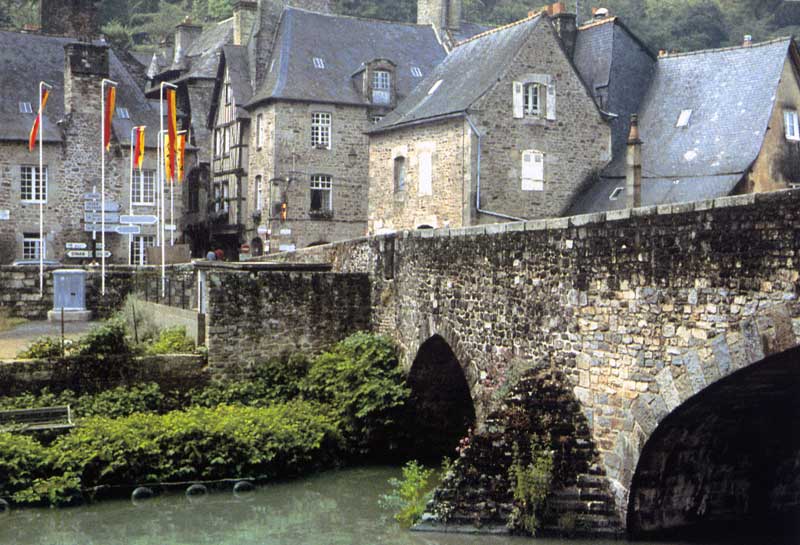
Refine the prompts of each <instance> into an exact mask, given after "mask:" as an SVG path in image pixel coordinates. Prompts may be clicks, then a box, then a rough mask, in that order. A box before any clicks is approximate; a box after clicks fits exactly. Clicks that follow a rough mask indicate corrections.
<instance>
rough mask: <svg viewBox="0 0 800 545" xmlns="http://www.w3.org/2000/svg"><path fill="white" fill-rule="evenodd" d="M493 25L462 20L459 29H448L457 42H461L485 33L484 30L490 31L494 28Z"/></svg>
mask: <svg viewBox="0 0 800 545" xmlns="http://www.w3.org/2000/svg"><path fill="white" fill-rule="evenodd" d="M492 28H493V27H490V26H486V25H480V24H478V23H467V22H464V21H462V22H461V24H460V25H459V27H458V30H452V29H451V30H448V32H449V33H450V36H451V37H452V38H453V40H454V41H455V43H456V44H459V43H461V42H465V41H467V40H469V39H470V38H474V37H475V36H477V35H478V34H483V33H484V32H488V31H490V30H492Z"/></svg>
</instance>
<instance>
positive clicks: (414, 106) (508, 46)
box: [369, 15, 542, 133]
mask: <svg viewBox="0 0 800 545" xmlns="http://www.w3.org/2000/svg"><path fill="white" fill-rule="evenodd" d="M541 19H542V16H541V15H536V16H533V17H529V18H527V19H523V20H521V21H518V22H516V23H513V24H511V25H507V26H505V27H500V28H497V29H494V30H491V31H489V32H485V33H483V34H478V35H477V36H475V37H473V38H471V39H470V40H467V41H466V42H462V43H461V44H459V45H458V47H456V48H455V49H453V50H452V51H451V52H450V54H449V55H448V56H447V58H446V59H445V60H444V61H443V62H442V63H441V64H440V65H439V66H437V67H436V69H435V70H434V71H433V72H431V73H430V75H428V76H427V77H426V78H425V79H423V81H422V82H421V83H420V84H419V85H418V86H417V87H416V89H414V91H413V92H412V93H411V95H410V96H409V97H408V98H407V99H406V100H404V101H403V102H402V103H400V104H399V105H398V106H397V108H396V109H395V110H394V111H393V112H391V113H390V114H388V115H387V116H386V117H385V118H384V119H383V121H382V122H381V123H379V124H378V125H376V126H375V127H374V128H373V129H371V130H370V131H369V132H371V133H374V132H381V131H385V130H390V129H393V128H396V127H399V126H404V125H407V124H409V123H416V122H419V121H423V120H433V119H437V118H443V117H446V116H449V115H452V114H458V113H461V112H465V111H467V109H468V108H469V107H470V106H471V105H472V104H473V103H474V102H475V101H476V100H478V99H479V98H480V97H481V96H483V95H484V94H485V93H486V92H487V91H488V90H489V89H491V87H492V86H493V85H494V84H495V83H497V80H498V76H499V75H500V74H501V73H502V71H503V70H504V68H505V67H506V66H507V65H508V64H509V63H510V62H512V61H513V59H514V58H515V56H516V53H517V51H519V50H520V48H521V47H522V45H523V44H524V43H525V40H526V39H527V38H528V36H530V33H531V32H532V31H533V29H534V28H536V26H537V25H538V24H539V22H540V21H541ZM439 82H441V83H439ZM432 91H433V92H432Z"/></svg>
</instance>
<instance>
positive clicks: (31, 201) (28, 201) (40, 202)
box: [20, 199, 47, 204]
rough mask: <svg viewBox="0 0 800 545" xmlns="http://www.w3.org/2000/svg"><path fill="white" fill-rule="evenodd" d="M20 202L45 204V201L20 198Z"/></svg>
mask: <svg viewBox="0 0 800 545" xmlns="http://www.w3.org/2000/svg"><path fill="white" fill-rule="evenodd" d="M20 202H21V203H22V204H47V201H46V200H45V201H34V200H30V199H20Z"/></svg>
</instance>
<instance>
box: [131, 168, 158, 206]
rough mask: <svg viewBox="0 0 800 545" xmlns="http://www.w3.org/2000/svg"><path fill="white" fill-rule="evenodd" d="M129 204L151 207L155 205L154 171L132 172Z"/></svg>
mask: <svg viewBox="0 0 800 545" xmlns="http://www.w3.org/2000/svg"><path fill="white" fill-rule="evenodd" d="M131 202H132V203H133V204H135V205H143V206H152V205H154V204H155V203H156V173H155V171H154V170H138V169H137V170H134V171H133V188H132V190H131Z"/></svg>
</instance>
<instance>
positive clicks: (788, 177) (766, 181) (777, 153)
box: [746, 55, 800, 192]
mask: <svg viewBox="0 0 800 545" xmlns="http://www.w3.org/2000/svg"><path fill="white" fill-rule="evenodd" d="M773 104H774V107H773V109H772V115H771V116H770V119H769V125H768V128H767V132H766V134H765V135H764V143H763V145H762V146H761V153H760V154H759V156H758V158H757V159H756V161H755V163H754V164H753V168H752V171H751V172H750V174H749V176H748V179H747V181H746V184H747V187H746V192H751V191H755V192H762V191H773V190H775V189H785V188H787V187H790V186H791V185H792V184H800V141H797V140H795V141H791V140H787V139H786V127H785V126H784V119H783V112H784V111H785V110H793V111H795V112H800V75H798V70H797V66H796V65H795V63H794V62H793V61H792V58H791V55H788V56H787V58H786V61H785V62H784V66H783V72H782V73H781V81H780V84H779V85H778V92H777V93H776V96H775V101H774V102H773Z"/></svg>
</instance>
